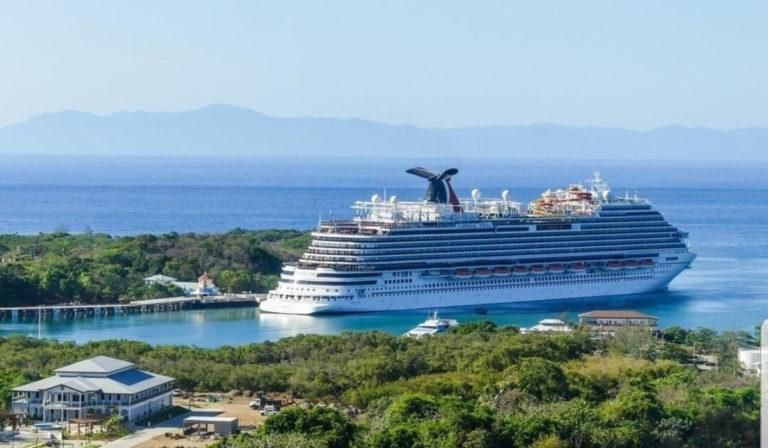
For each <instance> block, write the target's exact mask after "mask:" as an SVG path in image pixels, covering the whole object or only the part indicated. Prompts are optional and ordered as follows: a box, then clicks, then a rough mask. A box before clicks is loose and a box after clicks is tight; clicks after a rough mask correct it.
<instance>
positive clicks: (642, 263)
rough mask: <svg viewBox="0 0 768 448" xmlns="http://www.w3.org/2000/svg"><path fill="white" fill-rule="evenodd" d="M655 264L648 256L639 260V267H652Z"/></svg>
mask: <svg viewBox="0 0 768 448" xmlns="http://www.w3.org/2000/svg"><path fill="white" fill-rule="evenodd" d="M655 265H656V262H655V261H653V260H651V259H650V258H645V259H643V260H641V261H640V267H643V268H652V267H653V266H655Z"/></svg>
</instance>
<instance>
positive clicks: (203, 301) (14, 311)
mask: <svg viewBox="0 0 768 448" xmlns="http://www.w3.org/2000/svg"><path fill="white" fill-rule="evenodd" d="M266 296H267V295H266V294H222V295H216V296H180V297H168V298H164V299H150V300H136V301H133V302H126V303H109V304H93V305H89V304H59V305H39V306H16V307H5V308H0V320H18V321H24V320H47V319H55V318H58V319H83V318H93V317H97V316H114V315H118V314H137V313H162V312H169V311H180V310H189V309H199V308H228V307H238V306H258V305H259V303H260V302H261V301H262V300H264V299H265V298H266Z"/></svg>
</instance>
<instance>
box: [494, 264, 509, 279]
mask: <svg viewBox="0 0 768 448" xmlns="http://www.w3.org/2000/svg"><path fill="white" fill-rule="evenodd" d="M509 273H510V270H509V268H508V267H506V266H496V267H495V268H493V275H494V276H496V277H506V276H508V275H509Z"/></svg>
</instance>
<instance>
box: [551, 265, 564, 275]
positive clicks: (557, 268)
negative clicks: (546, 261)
mask: <svg viewBox="0 0 768 448" xmlns="http://www.w3.org/2000/svg"><path fill="white" fill-rule="evenodd" d="M549 272H551V273H553V274H562V273H563V272H565V266H563V264H562V263H553V264H550V265H549Z"/></svg>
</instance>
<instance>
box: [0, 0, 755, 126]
mask: <svg viewBox="0 0 768 448" xmlns="http://www.w3.org/2000/svg"><path fill="white" fill-rule="evenodd" d="M767 22H768V2H750V1H742V2H721V1H701V0H700V1H673V2H670V1H638V2H629V1H627V2H624V1H561V2H560V1H538V2H533V1H531V2H510V1H473V2H467V1H455V2H451V1H412V0H411V1H381V2H378V1H361V0H358V1H306V2H294V1H273V2H257V1H242V2H239V1H215V2H214V1H210V2H195V1H137V0H134V1H122V2H104V1H69V2H64V1H51V2H46V1H28V0H24V1H3V2H2V4H0V105H1V106H0V125H6V124H10V123H14V122H19V121H22V120H24V119H26V118H28V117H29V116H31V115H35V114H38V113H42V112H48V111H58V110H67V109H75V110H84V111H89V112H94V113H111V112H116V111H122V110H152V111H166V110H168V111H172V110H185V109H192V108H197V107H200V106H203V105H206V104H209V103H228V104H234V105H239V106H244V107H249V108H252V109H256V110H259V111H262V112H265V113H268V114H271V115H277V116H333V117H360V118H366V119H372V120H378V121H384V122H389V123H413V124H417V125H422V126H429V127H453V126H469V125H493V124H497V125H514V124H529V123H557V124H565V125H589V126H619V127H627V128H632V129H648V128H652V127H657V126H665V125H671V124H681V125H687V126H709V127H714V128H725V129H728V128H735V127H748V126H768V107H767V106H766V105H768V82H767V81H766V80H768V57H766V54H767V53H768V27H766V26H765V24H766V23H767Z"/></svg>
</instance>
